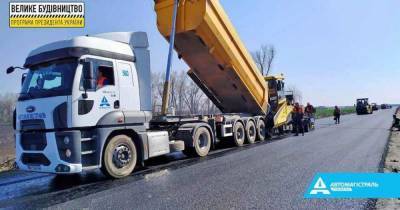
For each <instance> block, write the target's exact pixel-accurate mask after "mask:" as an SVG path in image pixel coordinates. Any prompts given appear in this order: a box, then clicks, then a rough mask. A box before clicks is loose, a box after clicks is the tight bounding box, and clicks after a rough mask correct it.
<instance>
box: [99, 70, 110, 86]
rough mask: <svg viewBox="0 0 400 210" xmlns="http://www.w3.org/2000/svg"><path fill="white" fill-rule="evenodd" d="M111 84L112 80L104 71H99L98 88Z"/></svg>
mask: <svg viewBox="0 0 400 210" xmlns="http://www.w3.org/2000/svg"><path fill="white" fill-rule="evenodd" d="M109 84H110V80H109V79H108V78H107V77H106V76H104V74H103V72H102V71H100V70H99V71H98V75H97V89H100V88H102V87H104V86H106V85H109Z"/></svg>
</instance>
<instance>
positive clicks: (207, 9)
mask: <svg viewBox="0 0 400 210" xmlns="http://www.w3.org/2000/svg"><path fill="white" fill-rule="evenodd" d="M174 5H176V4H174V1H173V0H156V1H155V11H156V14H157V26H158V29H159V31H160V33H161V34H162V35H163V36H164V37H165V38H167V39H168V38H169V37H170V36H171V34H170V31H171V30H170V29H171V27H172V18H171V16H172V13H173V11H174V9H173V8H174ZM175 8H176V7H175ZM177 11H178V13H177V18H176V33H174V35H176V39H175V41H176V42H175V45H173V46H174V47H175V50H176V52H177V53H178V55H179V57H180V58H182V59H183V60H184V61H185V62H186V63H187V64H188V66H189V67H190V68H191V69H190V70H189V72H188V74H189V75H190V77H191V78H192V79H193V80H194V82H195V83H196V84H197V85H198V86H199V87H200V88H201V89H202V90H203V91H204V93H205V94H206V95H207V96H208V97H209V98H210V99H211V100H212V101H213V102H214V104H215V105H216V106H217V107H218V108H219V109H220V110H221V112H222V114H220V115H200V116H153V115H152V101H151V100H152V97H151V70H150V51H149V49H148V48H149V43H148V38H147V34H146V33H145V32H111V33H104V34H97V35H86V36H79V37H75V38H72V39H69V40H62V41H57V42H53V43H49V44H46V45H44V46H41V47H39V48H37V49H34V50H32V51H31V52H30V53H29V55H28V57H27V58H26V61H25V64H24V68H26V69H27V70H28V71H27V72H26V73H24V74H23V77H22V88H21V92H20V96H19V98H18V102H17V105H16V110H15V112H14V127H15V130H16V134H15V138H16V162H17V164H18V167H19V168H20V169H21V170H28V171H37V172H48V173H56V174H73V173H80V172H82V171H89V170H95V169H101V171H102V172H103V173H104V174H105V175H107V176H109V177H112V178H122V177H125V176H128V175H129V174H131V173H132V171H133V170H134V169H135V167H136V166H137V165H144V164H145V160H147V159H150V158H154V157H158V156H162V155H166V154H169V153H172V152H175V151H182V152H183V153H184V154H186V155H188V156H191V157H203V156H206V155H207V154H208V153H209V151H210V149H213V148H215V146H216V145H217V144H218V143H219V142H221V141H229V142H232V143H234V144H236V145H237V146H242V145H243V144H244V143H245V142H247V143H250V144H252V143H254V142H255V141H256V140H259V141H263V140H265V138H266V126H267V125H266V116H267V115H268V113H269V112H270V105H269V103H268V102H269V97H268V86H267V84H266V82H265V80H264V78H263V75H261V73H260V72H259V70H258V69H257V66H256V64H255V63H254V61H253V59H252V57H251V56H250V54H249V52H248V51H247V50H246V48H245V46H244V44H243V43H242V42H241V40H240V38H239V36H238V34H237V32H236V31H235V29H234V27H233V25H232V23H231V22H230V20H229V19H228V17H227V15H226V13H225V11H224V10H223V8H222V7H221V5H220V4H219V2H218V0H198V1H189V0H181V1H179V5H178V7H177ZM175 14H176V13H175ZM171 46H172V45H171ZM15 69H17V68H16V67H10V68H8V69H7V73H11V72H13V71H14V70H15ZM278 104H279V102H278ZM285 109H288V108H285ZM276 122H277V123H278V124H279V123H280V120H278V119H277V121H276Z"/></svg>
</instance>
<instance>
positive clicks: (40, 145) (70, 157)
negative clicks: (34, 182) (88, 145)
mask: <svg viewBox="0 0 400 210" xmlns="http://www.w3.org/2000/svg"><path fill="white" fill-rule="evenodd" d="M15 145H16V162H17V165H18V167H19V169H21V170H26V171H36V172H46V173H57V174H72V173H80V172H82V163H81V138H80V132H79V131H65V132H31V133H20V132H17V133H16V144H15Z"/></svg>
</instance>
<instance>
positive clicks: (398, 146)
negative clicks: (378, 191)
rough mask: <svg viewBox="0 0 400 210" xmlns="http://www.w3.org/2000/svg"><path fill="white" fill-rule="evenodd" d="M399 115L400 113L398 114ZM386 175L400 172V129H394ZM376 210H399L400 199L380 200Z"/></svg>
mask: <svg viewBox="0 0 400 210" xmlns="http://www.w3.org/2000/svg"><path fill="white" fill-rule="evenodd" d="M398 113H399V112H398ZM383 172H384V173H399V172H400V129H396V128H392V131H391V134H390V139H389V143H388V149H387V153H386V157H385V159H384V166H383ZM375 207H376V209H381V210H386V209H387V210H389V209H399V208H400V199H398V198H393V199H378V200H377V202H376V205H375Z"/></svg>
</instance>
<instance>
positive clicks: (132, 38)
mask: <svg viewBox="0 0 400 210" xmlns="http://www.w3.org/2000/svg"><path fill="white" fill-rule="evenodd" d="M147 47H148V39H147V34H146V33H145V32H111V33H103V34H97V35H93V36H90V35H87V36H78V37H74V38H72V39H69V40H62V41H57V42H53V43H49V44H46V45H43V46H41V47H38V48H36V49H34V50H32V51H31V52H30V53H29V55H28V57H27V59H26V61H25V64H24V66H25V67H30V66H32V65H35V64H39V63H43V62H48V61H51V60H56V59H60V58H68V57H80V56H82V55H85V54H91V55H98V56H103V57H109V58H115V59H120V60H127V61H134V49H135V48H147Z"/></svg>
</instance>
